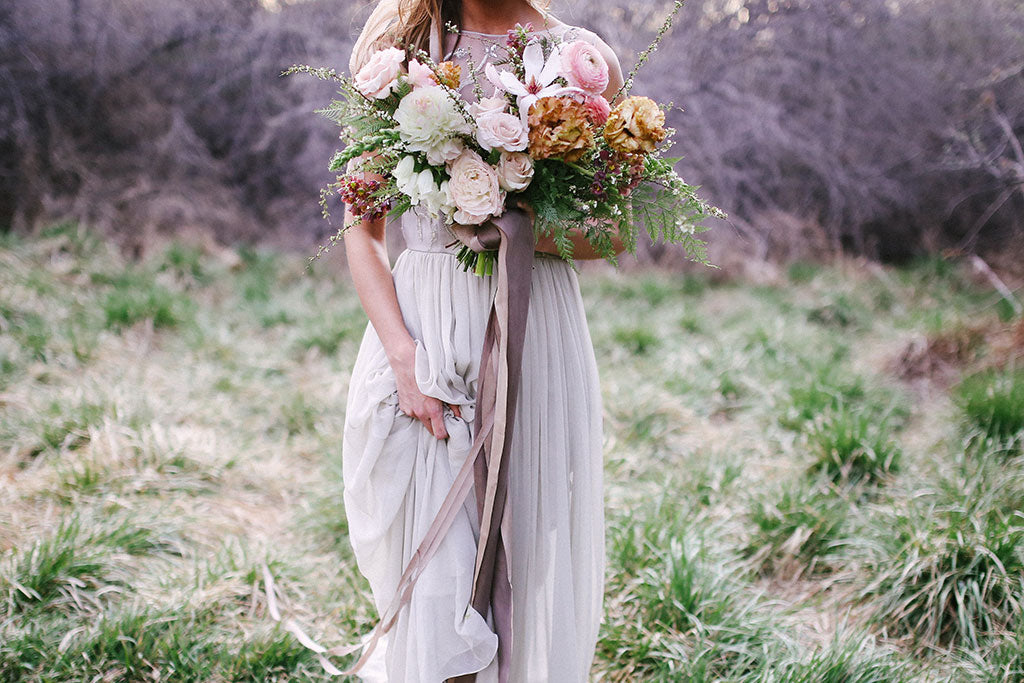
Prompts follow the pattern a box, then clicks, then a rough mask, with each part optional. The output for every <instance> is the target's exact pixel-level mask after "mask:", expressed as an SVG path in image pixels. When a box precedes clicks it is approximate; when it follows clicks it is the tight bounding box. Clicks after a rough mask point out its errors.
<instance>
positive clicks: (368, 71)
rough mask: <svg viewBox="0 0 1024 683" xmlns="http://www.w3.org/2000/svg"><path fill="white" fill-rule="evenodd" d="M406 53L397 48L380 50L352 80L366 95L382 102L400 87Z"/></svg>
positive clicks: (371, 56)
mask: <svg viewBox="0 0 1024 683" xmlns="http://www.w3.org/2000/svg"><path fill="white" fill-rule="evenodd" d="M404 59H405V51H404V50H400V49H398V48H397V47H389V48H385V49H383V50H378V51H377V52H374V53H373V54H372V55H370V61H368V62H367V63H366V64H364V65H363V68H362V69H360V70H359V71H358V72H357V73H356V75H355V77H354V78H353V79H352V80H353V82H354V83H355V86H356V89H357V90H358V91H359V92H361V93H363V94H364V95H366V96H367V97H373V98H376V99H378V100H382V99H384V98H385V97H387V96H388V95H390V94H391V91H392V90H394V88H395V86H396V85H398V75H399V74H400V73H401V72H402V60H404Z"/></svg>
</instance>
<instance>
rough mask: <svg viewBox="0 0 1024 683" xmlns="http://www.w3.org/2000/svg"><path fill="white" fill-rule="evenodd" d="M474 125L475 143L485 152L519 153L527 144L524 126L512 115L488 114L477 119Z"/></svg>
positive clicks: (498, 112)
mask: <svg viewBox="0 0 1024 683" xmlns="http://www.w3.org/2000/svg"><path fill="white" fill-rule="evenodd" d="M476 125H477V129H476V141H477V142H479V143H480V146H481V147H483V148H484V149H486V150H487V151H490V150H492V149H503V150H505V151H506V152H521V151H522V150H524V149H526V145H527V144H528V143H529V139H528V138H527V129H526V126H525V125H523V122H522V120H521V119H519V117H517V116H513V115H512V114H506V113H504V112H500V111H496V112H490V113H487V114H484V115H483V116H481V117H480V118H479V119H477V122H476Z"/></svg>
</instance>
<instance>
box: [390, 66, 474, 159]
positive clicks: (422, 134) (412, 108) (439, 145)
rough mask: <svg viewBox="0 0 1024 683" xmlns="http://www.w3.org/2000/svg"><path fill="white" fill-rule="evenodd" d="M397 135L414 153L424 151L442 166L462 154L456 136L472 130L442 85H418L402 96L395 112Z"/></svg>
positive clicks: (429, 157)
mask: <svg viewBox="0 0 1024 683" xmlns="http://www.w3.org/2000/svg"><path fill="white" fill-rule="evenodd" d="M395 121H396V122H397V123H398V135H399V137H400V138H401V139H402V142H404V143H405V146H406V148H407V149H408V150H409V151H411V152H424V153H426V155H427V161H429V162H430V163H431V164H433V165H440V164H443V163H445V162H446V161H451V160H452V159H454V158H455V157H457V156H458V155H459V154H461V153H462V141H461V140H453V138H454V137H455V136H457V135H468V134H469V133H471V132H472V130H473V129H472V126H471V124H470V123H469V122H468V121H466V119H465V118H463V116H462V114H461V113H460V112H459V110H458V108H456V106H455V103H454V102H453V101H452V100H451V98H450V97H449V96H448V93H446V92H445V91H444V89H442V88H441V86H437V85H432V86H427V87H423V88H416V89H415V90H413V91H412V92H411V93H409V94H408V95H406V96H405V97H403V98H402V101H401V102H399V103H398V109H397V110H396V111H395Z"/></svg>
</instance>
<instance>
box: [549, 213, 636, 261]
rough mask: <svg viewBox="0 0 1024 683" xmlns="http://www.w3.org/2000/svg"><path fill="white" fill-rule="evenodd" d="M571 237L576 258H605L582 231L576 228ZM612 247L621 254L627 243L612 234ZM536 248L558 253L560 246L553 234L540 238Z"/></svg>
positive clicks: (597, 221) (571, 232)
mask: <svg viewBox="0 0 1024 683" xmlns="http://www.w3.org/2000/svg"><path fill="white" fill-rule="evenodd" d="M588 222H590V223H592V224H598V223H599V222H600V221H599V219H596V218H595V219H591V221H588ZM569 238H570V239H571V240H572V257H573V258H574V259H583V260H591V259H599V258H603V257H602V256H601V254H600V253H598V252H597V251H596V250H595V249H594V247H593V246H591V244H590V242H588V241H587V238H586V237H584V236H583V235H582V234H581V233H580V232H578V231H576V230H572V231H570V233H569ZM612 248H613V249H614V250H615V253H616V254H621V253H622V252H623V251H624V250H625V248H626V245H624V244H623V243H622V240H620V239H619V238H618V236H617V235H612ZM534 250H535V251H540V252H544V253H545V254H555V255H557V254H558V246H557V245H556V244H555V240H554V239H553V238H552V237H551V235H544V236H542V237H541V238H540V239H538V240H537V246H535V247H534Z"/></svg>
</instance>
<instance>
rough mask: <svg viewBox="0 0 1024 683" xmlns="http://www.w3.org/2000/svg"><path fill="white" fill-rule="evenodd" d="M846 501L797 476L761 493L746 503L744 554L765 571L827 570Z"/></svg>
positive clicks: (842, 523) (839, 538)
mask: <svg viewBox="0 0 1024 683" xmlns="http://www.w3.org/2000/svg"><path fill="white" fill-rule="evenodd" d="M849 505H850V504H849V502H847V501H846V500H844V499H843V498H842V497H841V496H840V495H839V493H838V492H836V491H834V490H832V489H831V488H830V487H825V486H822V485H821V484H812V485H808V484H804V483H803V482H798V483H796V484H793V485H790V486H789V487H788V488H787V489H786V490H784V491H783V492H782V494H781V495H777V496H775V497H769V496H767V495H762V496H761V497H760V498H758V499H757V500H755V501H754V502H753V504H752V505H751V509H750V513H749V514H750V521H751V523H752V533H751V537H750V540H749V541H748V542H747V546H746V554H747V555H748V556H750V557H752V558H753V559H754V561H755V563H756V565H755V566H756V567H757V568H758V569H759V571H761V572H764V573H767V574H783V573H785V572H786V571H791V572H793V573H794V574H803V573H812V574H813V573H816V572H827V571H829V569H830V565H829V558H830V556H834V555H836V546H837V545H839V544H840V543H841V541H842V539H843V533H844V526H845V524H846V518H847V515H848V508H849Z"/></svg>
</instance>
